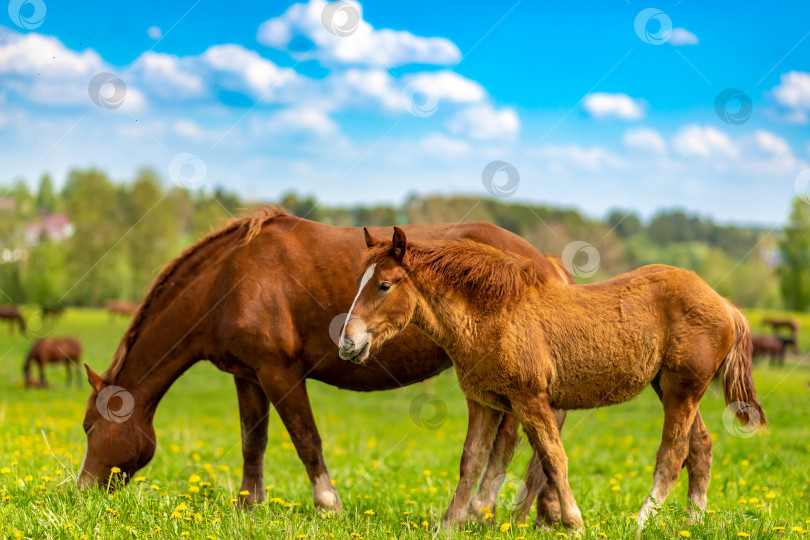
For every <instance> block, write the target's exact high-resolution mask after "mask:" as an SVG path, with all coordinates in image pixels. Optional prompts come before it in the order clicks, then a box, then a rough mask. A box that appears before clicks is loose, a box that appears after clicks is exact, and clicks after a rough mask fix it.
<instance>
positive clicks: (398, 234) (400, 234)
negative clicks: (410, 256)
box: [392, 227, 408, 261]
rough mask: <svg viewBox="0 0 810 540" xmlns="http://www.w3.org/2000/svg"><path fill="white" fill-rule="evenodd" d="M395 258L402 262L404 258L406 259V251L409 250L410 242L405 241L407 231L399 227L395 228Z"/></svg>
mask: <svg viewBox="0 0 810 540" xmlns="http://www.w3.org/2000/svg"><path fill="white" fill-rule="evenodd" d="M392 241H393V243H394V257H396V259H397V260H398V261H402V258H403V257H405V250H406V249H407V248H408V241H407V240H406V239H405V231H403V230H402V229H400V228H399V227H394V238H393V240H392Z"/></svg>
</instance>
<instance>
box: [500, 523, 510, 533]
mask: <svg viewBox="0 0 810 540" xmlns="http://www.w3.org/2000/svg"><path fill="white" fill-rule="evenodd" d="M511 526H512V524H511V523H501V532H506V531H508V530H509V527H511Z"/></svg>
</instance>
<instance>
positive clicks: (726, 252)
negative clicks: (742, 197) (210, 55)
mask: <svg viewBox="0 0 810 540" xmlns="http://www.w3.org/2000/svg"><path fill="white" fill-rule="evenodd" d="M3 191H4V192H5V193H6V195H5V196H4V197H2V198H0V250H2V252H3V257H2V259H1V260H0V289H2V291H3V293H4V294H5V299H0V303H2V302H7V303H12V302H13V303H39V304H51V303H61V304H65V305H100V304H102V303H103V302H104V301H106V300H110V299H134V300H138V299H140V298H141V296H142V295H143V294H144V293H145V291H146V288H147V287H148V285H149V283H150V282H151V281H152V279H154V277H155V275H156V273H157V271H158V270H159V268H160V267H161V266H162V265H164V264H166V263H168V262H169V261H170V260H171V259H172V258H173V257H175V256H176V255H177V254H178V253H179V252H180V251H181V250H182V248H183V247H184V246H186V245H188V244H190V243H192V242H193V241H195V240H196V239H197V238H199V237H200V236H201V235H202V234H205V233H207V232H208V231H209V230H210V228H211V227H217V226H219V225H220V224H222V223H223V222H224V221H225V220H226V219H227V218H229V217H231V216H233V215H238V214H240V209H242V208H249V207H252V206H257V205H258V204H259V201H246V200H242V199H241V198H240V197H238V196H237V195H235V194H234V193H231V192H229V191H227V190H225V189H221V188H217V189H215V190H213V192H210V193H208V192H204V191H198V192H190V191H188V190H186V189H182V188H179V187H167V186H166V185H165V184H164V182H163V181H162V180H161V179H160V178H159V177H158V176H157V174H156V173H155V172H154V171H152V170H149V169H143V170H141V171H140V172H139V173H138V174H137V175H136V176H135V178H134V179H132V180H131V181H128V182H113V181H112V180H111V179H110V178H109V176H108V175H107V174H106V173H105V172H103V171H99V170H95V169H89V170H74V171H72V172H71V173H70V174H69V176H68V179H67V181H66V183H65V185H64V187H63V188H62V189H61V190H59V191H57V190H55V189H54V186H53V182H52V180H51V178H50V177H48V176H47V175H46V176H43V177H42V178H41V179H40V181H39V185H38V188H37V189H36V190H35V191H31V190H29V189H28V188H27V187H26V184H25V183H24V182H17V183H15V184H14V185H13V186H11V187H10V188H8V189H6V190H3ZM268 202H273V203H276V204H280V205H281V206H282V207H283V208H285V209H286V211H287V212H289V213H291V214H293V215H297V216H301V217H306V218H307V219H312V220H315V221H320V222H323V223H328V224H332V225H339V226H347V227H356V226H362V225H369V226H388V225H395V224H404V223H427V222H455V221H461V220H464V221H471V220H483V221H488V222H491V223H495V224H497V225H499V226H501V227H504V228H506V229H509V230H511V231H513V232H515V233H516V234H519V235H521V236H522V237H523V238H525V239H526V240H528V241H529V242H530V243H532V244H533V245H534V246H535V247H537V248H538V249H540V250H541V251H543V252H546V253H551V254H556V255H560V253H561V252H562V250H563V249H564V248H565V246H566V245H568V244H569V243H570V242H572V241H575V240H579V241H584V242H588V243H589V244H591V245H593V246H594V247H595V248H596V249H597V250H598V252H599V257H600V263H599V269H598V271H597V274H596V275H595V276H593V277H592V278H591V279H601V278H607V277H610V276H613V275H616V274H619V273H621V272H625V271H627V270H630V269H632V268H636V267H638V266H641V265H644V264H651V263H663V264H672V265H675V266H680V267H683V268H687V269H689V270H692V271H694V272H696V273H697V274H698V275H700V276H701V277H702V278H704V279H705V280H706V281H707V282H708V283H709V284H710V285H711V286H713V287H714V288H715V289H716V290H717V291H718V292H719V293H720V294H722V295H724V296H727V297H729V298H731V299H732V300H734V301H735V302H736V303H738V304H740V305H741V306H743V307H765V308H786V309H791V310H796V311H806V310H808V308H810V204H807V203H805V202H804V201H803V200H801V199H796V201H795V202H794V204H793V207H792V212H791V215H790V216H789V219H788V223H787V226H786V227H785V228H784V229H783V230H781V231H769V230H765V229H761V228H757V227H749V226H740V225H724V224H718V223H716V222H714V221H713V220H711V219H709V218H705V217H702V216H697V215H693V214H689V213H687V212H684V211H682V210H663V211H660V212H658V213H657V214H655V215H654V216H653V217H652V218H651V219H649V220H648V221H644V220H642V219H641V218H640V217H639V216H638V214H636V213H634V212H630V211H624V210H619V209H617V210H613V211H611V212H609V213H608V215H607V216H605V217H604V218H603V219H600V218H594V217H589V216H586V215H584V214H582V213H581V212H579V211H577V210H576V209H573V208H560V207H551V206H544V205H536V204H527V203H521V202H509V201H503V200H499V199H492V198H483V197H469V196H418V195H413V196H411V197H409V198H407V200H406V201H405V202H404V203H403V204H401V205H374V206H356V207H350V208H346V207H335V206H328V205H322V204H319V203H318V201H317V200H316V199H315V198H314V197H312V196H303V195H299V194H296V193H288V194H287V195H284V196H283V197H281V199H280V200H279V201H268ZM59 214H64V215H66V216H67V217H68V219H69V221H70V224H71V230H70V233H71V234H70V235H69V236H67V237H66V238H64V239H57V240H54V239H53V238H51V237H50V236H49V234H47V232H45V231H42V232H41V234H40V237H39V238H33V239H32V238H31V231H32V230H33V231H37V230H38V229H37V227H35V226H34V227H32V224H36V223H40V222H41V221H42V220H43V219H44V218H46V217H47V216H53V215H59ZM15 250H16V251H15ZM20 253H24V256H20V257H17V256H15V255H14V254H20ZM9 254H11V255H9ZM0 296H2V294H0Z"/></svg>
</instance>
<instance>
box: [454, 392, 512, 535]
mask: <svg viewBox="0 0 810 540" xmlns="http://www.w3.org/2000/svg"><path fill="white" fill-rule="evenodd" d="M467 409H468V411H469V422H468V424H467V437H466V439H465V440H464V449H463V451H462V453H461V463H460V464H459V479H458V486H456V492H455V494H454V495H453V500H452V501H450V506H449V507H448V508H447V511H446V512H445V513H444V519H443V523H444V526H445V528H451V527H454V526H458V525H463V524H464V522H465V521H466V520H467V507H468V506H469V503H470V495H471V494H472V490H473V487H474V486H475V482H476V481H477V480H478V478H479V477H480V476H481V470H482V469H483V468H484V461H485V460H486V459H487V450H488V449H490V448H492V443H493V441H494V439H495V435H496V433H497V431H498V426H499V425H500V423H501V417H502V416H503V413H502V412H500V411H496V410H495V409H491V408H489V407H486V406H484V405H481V404H480V403H478V402H476V401H473V400H472V399H470V398H467Z"/></svg>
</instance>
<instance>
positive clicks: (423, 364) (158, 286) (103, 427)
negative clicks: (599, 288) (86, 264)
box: [79, 210, 571, 518]
mask: <svg viewBox="0 0 810 540" xmlns="http://www.w3.org/2000/svg"><path fill="white" fill-rule="evenodd" d="M380 230H381V231H382V229H380ZM406 230H408V233H409V234H411V235H412V236H413V237H415V238H419V239H422V240H426V241H427V240H439V239H442V238H454V239H457V238H470V239H473V240H476V241H480V242H485V243H489V244H493V245H496V246H498V247H501V248H504V249H508V250H511V251H514V252H516V253H520V254H521V255H523V256H526V257H528V258H530V259H532V260H533V261H535V263H536V264H537V267H538V272H539V273H541V274H543V275H544V276H546V277H547V279H548V280H549V281H555V280H558V281H561V282H566V283H568V282H571V277H570V275H568V274H567V273H566V272H565V270H564V269H563V268H562V266H561V265H560V264H559V261H554V260H552V261H550V260H547V259H546V258H545V257H544V256H543V255H542V254H541V253H540V252H538V251H537V250H535V249H534V248H533V247H532V246H531V245H530V244H529V243H528V242H526V241H525V240H523V239H522V238H520V237H519V236H516V235H514V234H512V233H510V232H508V231H505V230H503V229H501V228H499V227H496V226H494V225H491V224H488V223H480V222H476V223H458V224H439V225H412V226H410V227H407V228H406ZM362 242H363V231H362V230H361V229H358V228H344V227H332V226H328V225H323V224H320V223H314V222H312V221H308V220H305V219H300V218H296V217H293V216H288V215H284V214H280V213H277V212H276V211H273V210H264V211H263V212H261V213H259V214H258V215H256V216H255V217H253V218H252V219H251V218H242V219H237V220H234V221H232V222H231V223H230V224H229V225H227V226H225V227H224V228H222V229H220V230H219V231H216V232H213V233H211V234H210V235H208V236H206V237H205V238H203V239H202V240H200V241H199V242H197V243H196V244H194V245H193V246H191V247H190V248H188V249H187V250H186V251H185V252H184V253H183V254H182V255H180V256H179V257H178V258H177V259H175V260H174V261H173V262H172V263H170V264H169V265H168V266H166V267H165V268H164V269H163V271H162V272H161V273H160V275H159V276H158V277H157V279H156V281H155V282H154V284H153V285H152V287H151V290H150V291H149V293H148V294H147V295H146V297H145V298H144V300H143V302H142V303H141V306H140V308H139V309H138V312H137V313H136V315H135V317H134V318H133V320H132V322H131V323H130V326H129V329H128V330H127V331H126V333H125V334H124V336H123V338H122V339H121V342H120V344H119V346H118V349H117V350H116V352H115V355H114V359H113V362H112V364H111V365H110V367H109V368H108V369H107V371H106V372H105V373H104V374H103V375H97V374H96V373H95V372H93V371H92V370H91V369H89V368H88V369H87V375H88V379H89V381H90V384H91V386H92V387H93V391H92V393H91V396H90V399H89V401H88V405H87V412H86V415H85V420H84V428H85V431H86V432H87V453H86V455H85V459H84V462H83V465H82V468H81V472H80V475H79V484H80V485H81V486H83V487H84V486H88V485H90V484H93V483H97V484H99V485H102V486H105V485H107V484H108V480H109V478H110V470H111V468H112V467H118V468H120V469H121V470H122V471H123V472H124V473H126V475H127V476H126V478H127V479H129V478H131V477H132V476H133V475H134V473H135V471H137V470H139V469H141V468H142V467H144V466H145V465H146V464H147V463H149V461H150V460H151V458H152V456H153V454H154V451H155V447H156V442H155V432H154V427H153V418H154V414H155V410H156V408H157V406H158V403H159V402H160V400H161V398H162V397H163V395H164V394H165V393H166V391H167V390H168V389H169V387H170V386H171V385H172V384H173V383H174V381H175V380H176V379H177V378H178V377H180V376H181V375H182V374H183V373H184V372H185V371H186V370H187V369H189V368H190V367H191V366H192V365H193V364H195V363H196V362H198V361H200V360H204V359H208V360H209V361H211V362H212V363H213V364H214V365H215V366H217V367H218V368H219V369H220V370H222V371H225V372H227V373H230V374H232V375H233V377H234V381H235V383H236V389H237V396H238V401H239V412H240V416H241V426H242V455H243V458H244V467H243V470H244V475H243V480H242V485H241V488H240V491H248V492H249V495H247V496H246V497H241V502H242V503H243V504H249V503H253V502H261V501H262V500H263V499H264V480H263V475H264V472H263V471H264V465H263V463H264V452H265V449H266V446H267V429H268V414H269V408H270V404H271V403H272V404H273V406H274V407H275V409H276V411H278V413H279V415H280V417H281V420H282V421H283V423H284V425H285V427H286V428H287V431H288V432H289V434H290V438H291V439H292V442H293V444H294V445H295V448H296V450H297V452H298V456H299V457H300V458H301V461H302V462H303V464H304V466H305V467H306V470H307V474H308V476H309V479H310V482H311V484H312V489H313V495H314V501H315V505H316V507H318V508H322V509H328V510H335V511H337V510H340V509H341V507H342V506H341V502H340V497H339V496H338V493H337V491H336V490H335V488H334V487H333V485H332V482H331V480H330V477H329V473H328V471H327V468H326V464H325V463H324V459H323V453H322V449H321V439H320V437H319V435H318V430H317V427H316V425H315V419H314V418H313V415H312V410H311V408H310V404H309V399H308V397H307V390H306V379H315V380H318V381H322V382H325V383H327V384H331V385H333V386H337V387H340V388H346V389H351V390H356V391H363V392H368V391H374V390H386V389H391V388H398V387H401V386H405V385H409V384H413V383H415V382H419V381H422V380H424V379H427V378H429V377H432V376H433V375H436V374H437V373H439V372H441V371H444V370H445V369H447V368H449V367H450V366H451V365H452V363H451V362H450V359H449V358H448V357H447V355H446V354H445V353H444V351H443V350H442V349H441V348H439V347H437V346H436V345H434V344H433V343H431V342H430V341H429V340H428V339H426V338H425V337H424V336H422V335H421V333H420V332H419V331H418V330H417V329H416V328H411V329H409V330H406V331H405V333H404V335H403V336H402V338H400V339H397V340H393V341H392V342H391V343H390V345H389V346H387V347H385V348H384V349H382V350H381V351H380V352H379V354H378V355H376V356H375V357H374V359H373V361H372V362H370V363H369V366H368V367H365V368H357V369H353V370H347V369H346V367H345V363H344V362H343V361H341V359H340V358H339V357H338V355H337V351H336V349H335V344H336V343H337V338H338V331H339V329H340V324H342V320H341V319H338V317H340V316H345V313H344V311H343V310H345V307H346V305H347V304H348V303H349V302H350V301H351V298H352V295H353V294H354V291H355V288H356V283H355V282H354V280H353V275H354V274H356V273H357V271H358V270H359V269H360V267H359V259H360V258H361V256H362V251H363V250H362V245H363V244H362ZM335 321H337V323H335ZM333 323H334V324H333ZM330 326H331V327H333V328H334V331H332V332H331V333H330ZM110 385H115V386H118V387H121V388H123V389H124V390H126V391H127V392H129V393H131V395H132V398H133V401H132V402H133V406H134V409H133V410H132V411H131V416H129V417H128V418H129V419H128V420H127V421H125V422H112V421H109V420H108V418H109V416H110V415H109V414H106V413H107V411H99V407H98V404H97V401H96V400H97V396H98V394H99V392H101V391H103V390H104V389H105V387H107V386H110ZM101 401H102V402H103V401H104V399H103V396H102V400H101ZM128 412H129V411H128ZM559 422H560V424H561V423H562V416H561V417H560V418H559ZM500 434H501V437H499V438H498V442H497V444H496V445H495V447H494V448H493V450H494V451H493V452H492V454H493V459H492V460H491V462H490V467H488V468H487V472H486V474H485V476H484V480H483V481H482V486H483V485H486V484H487V482H489V484H490V485H487V486H486V487H487V489H483V488H482V490H481V497H480V501H479V504H481V505H482V506H488V507H489V508H494V506H492V505H493V504H494V497H495V496H496V495H497V486H496V487H495V489H492V488H491V487H490V486H491V485H492V482H495V481H496V480H497V479H502V478H503V473H504V472H505V471H506V466H507V464H508V462H509V458H510V457H511V455H512V452H513V450H514V447H515V444H516V443H517V438H518V433H517V424H516V423H515V422H514V419H513V418H509V419H507V420H506V421H505V422H504V423H503V424H502V425H501V430H500ZM504 456H506V457H505V458H504ZM539 482H540V483H542V481H541V480H539ZM538 501H539V504H540V503H542V504H545V503H546V502H550V503H552V508H551V509H550V510H549V513H550V515H551V517H552V518H553V517H554V514H553V512H554V506H555V505H556V494H554V493H553V491H551V490H546V491H545V492H544V495H543V496H541V497H540V498H539V499H538Z"/></svg>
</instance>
